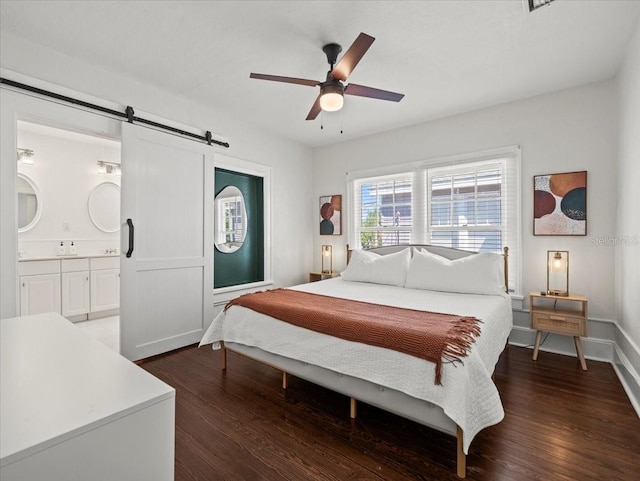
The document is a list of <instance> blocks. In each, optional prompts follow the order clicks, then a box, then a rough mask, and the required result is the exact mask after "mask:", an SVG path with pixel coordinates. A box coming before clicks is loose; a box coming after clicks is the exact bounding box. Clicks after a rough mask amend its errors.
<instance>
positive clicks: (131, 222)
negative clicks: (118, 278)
mask: <svg viewBox="0 0 640 481" xmlns="http://www.w3.org/2000/svg"><path fill="white" fill-rule="evenodd" d="M127 225H128V226H129V250H128V251H127V257H131V254H133V221H132V220H131V219H127Z"/></svg>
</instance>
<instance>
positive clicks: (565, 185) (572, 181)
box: [533, 170, 587, 235]
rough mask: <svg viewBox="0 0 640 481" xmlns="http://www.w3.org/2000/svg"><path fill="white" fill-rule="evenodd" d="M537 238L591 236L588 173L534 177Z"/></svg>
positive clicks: (535, 232) (534, 216)
mask: <svg viewBox="0 0 640 481" xmlns="http://www.w3.org/2000/svg"><path fill="white" fill-rule="evenodd" d="M533 235H587V171H586V170H583V171H580V172H566V173H562V174H547V175H535V176H533Z"/></svg>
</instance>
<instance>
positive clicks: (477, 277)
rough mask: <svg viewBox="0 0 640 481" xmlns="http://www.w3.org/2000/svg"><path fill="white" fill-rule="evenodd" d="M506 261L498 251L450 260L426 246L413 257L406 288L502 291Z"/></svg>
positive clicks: (478, 292) (482, 291)
mask: <svg viewBox="0 0 640 481" xmlns="http://www.w3.org/2000/svg"><path fill="white" fill-rule="evenodd" d="M503 262H504V260H503V257H502V256H501V255H499V254H494V253H491V252H481V253H479V254H473V255H470V256H467V257H463V258H461V259H456V260H453V261H452V260H449V259H446V258H445V257H442V256H439V255H436V254H433V253H431V252H429V251H427V250H425V249H422V250H420V251H418V250H416V251H415V253H414V254H413V258H412V259H411V265H410V267H409V272H408V274H407V281H406V283H405V287H409V288H412V289H428V290H431V291H444V292H461V293H465V294H502V293H504V292H505V285H504V267H503V266H504V264H503Z"/></svg>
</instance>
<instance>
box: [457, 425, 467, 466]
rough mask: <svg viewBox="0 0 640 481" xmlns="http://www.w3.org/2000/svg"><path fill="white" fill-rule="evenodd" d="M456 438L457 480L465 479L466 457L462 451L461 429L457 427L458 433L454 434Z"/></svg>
mask: <svg viewBox="0 0 640 481" xmlns="http://www.w3.org/2000/svg"><path fill="white" fill-rule="evenodd" d="M456 438H457V439H458V454H457V465H458V467H457V470H458V472H457V474H458V477H459V478H466V477H467V456H466V454H464V449H463V445H464V443H463V441H462V439H463V434H462V429H460V426H458V432H457V434H456Z"/></svg>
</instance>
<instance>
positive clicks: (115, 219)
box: [89, 182, 120, 232]
mask: <svg viewBox="0 0 640 481" xmlns="http://www.w3.org/2000/svg"><path fill="white" fill-rule="evenodd" d="M89 217H91V222H93V224H94V225H95V226H96V227H97V228H98V229H100V230H101V231H102V232H117V231H118V230H120V186H119V185H118V184H114V183H113V182H103V183H102V184H98V185H97V186H96V188H95V189H93V190H92V191H91V194H89Z"/></svg>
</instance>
